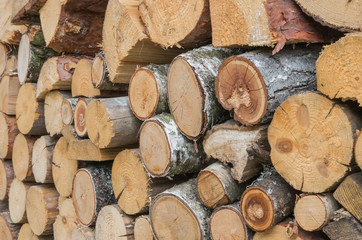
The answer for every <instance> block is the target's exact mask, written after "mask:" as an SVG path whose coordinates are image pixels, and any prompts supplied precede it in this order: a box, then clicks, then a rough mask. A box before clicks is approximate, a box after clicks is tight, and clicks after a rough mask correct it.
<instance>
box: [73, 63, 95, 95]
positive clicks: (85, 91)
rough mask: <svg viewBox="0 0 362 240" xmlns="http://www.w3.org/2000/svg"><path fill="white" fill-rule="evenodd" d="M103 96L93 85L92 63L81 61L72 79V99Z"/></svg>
mask: <svg viewBox="0 0 362 240" xmlns="http://www.w3.org/2000/svg"><path fill="white" fill-rule="evenodd" d="M100 94H101V92H100V90H99V89H96V88H94V86H93V83H92V61H90V60H88V59H81V60H79V62H78V63H77V66H76V68H75V71H74V74H73V78H72V97H81V96H83V97H88V98H91V97H95V96H99V95H100Z"/></svg>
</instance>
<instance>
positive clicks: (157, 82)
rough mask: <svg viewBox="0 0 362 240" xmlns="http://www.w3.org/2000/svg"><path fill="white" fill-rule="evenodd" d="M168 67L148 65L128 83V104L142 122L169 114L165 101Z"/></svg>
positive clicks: (137, 71) (140, 69) (138, 70)
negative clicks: (162, 114)
mask: <svg viewBox="0 0 362 240" xmlns="http://www.w3.org/2000/svg"><path fill="white" fill-rule="evenodd" d="M168 68H169V65H153V64H150V65H148V66H145V67H141V68H139V69H137V70H136V71H135V73H134V74H133V76H132V78H131V81H130V82H129V91H128V95H129V104H130V106H131V109H132V111H133V113H134V114H135V115H136V117H137V118H138V119H140V120H142V121H144V120H146V119H148V118H150V117H152V116H154V115H156V114H160V113H163V112H169V109H168V101H167V72H168Z"/></svg>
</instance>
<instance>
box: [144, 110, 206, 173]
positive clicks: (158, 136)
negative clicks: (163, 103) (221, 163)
mask: <svg viewBox="0 0 362 240" xmlns="http://www.w3.org/2000/svg"><path fill="white" fill-rule="evenodd" d="M140 151H141V155H142V162H143V165H144V166H145V168H146V169H147V171H148V172H149V173H150V174H151V176H153V177H165V176H171V177H172V176H174V175H180V174H186V173H194V172H198V171H199V170H201V169H202V168H204V167H206V166H207V165H208V164H209V163H210V162H211V160H210V159H207V158H206V157H205V155H204V154H203V150H202V146H201V144H199V145H198V146H197V145H196V144H194V143H193V142H192V141H190V140H189V139H187V138H186V137H185V136H183V135H182V134H181V133H180V132H179V131H178V129H177V126H176V123H175V121H174V120H173V119H172V116H171V114H168V113H163V114H160V115H156V116H155V117H152V118H150V119H148V120H146V121H145V122H144V123H143V124H142V126H141V129H140Z"/></svg>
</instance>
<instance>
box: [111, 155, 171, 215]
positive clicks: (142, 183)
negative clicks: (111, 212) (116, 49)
mask: <svg viewBox="0 0 362 240" xmlns="http://www.w3.org/2000/svg"><path fill="white" fill-rule="evenodd" d="M177 182H178V181H170V180H169V179H166V178H163V179H151V177H150V176H149V174H148V173H147V171H146V169H145V168H144V167H143V165H142V162H141V155H140V153H139V150H138V149H132V150H128V149H126V150H123V151H122V152H120V153H119V154H118V155H117V157H116V158H115V159H114V161H113V165H112V186H113V191H114V196H115V198H116V199H117V203H118V205H119V206H120V207H121V209H122V210H123V211H124V212H125V213H126V214H129V215H134V214H140V213H145V212H147V211H148V207H149V204H150V198H151V197H154V196H156V195H157V194H159V193H160V192H163V191H165V190H166V189H168V188H170V187H172V186H174V185H175V184H176V183H177Z"/></svg>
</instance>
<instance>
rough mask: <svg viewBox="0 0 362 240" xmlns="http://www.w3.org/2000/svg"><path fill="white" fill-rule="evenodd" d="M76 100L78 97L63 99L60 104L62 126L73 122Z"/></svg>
mask: <svg viewBox="0 0 362 240" xmlns="http://www.w3.org/2000/svg"><path fill="white" fill-rule="evenodd" d="M77 102H78V98H68V99H64V101H63V103H62V106H61V117H62V122H63V126H64V125H70V124H73V120H74V109H75V106H76V104H77Z"/></svg>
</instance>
